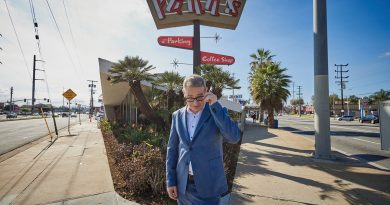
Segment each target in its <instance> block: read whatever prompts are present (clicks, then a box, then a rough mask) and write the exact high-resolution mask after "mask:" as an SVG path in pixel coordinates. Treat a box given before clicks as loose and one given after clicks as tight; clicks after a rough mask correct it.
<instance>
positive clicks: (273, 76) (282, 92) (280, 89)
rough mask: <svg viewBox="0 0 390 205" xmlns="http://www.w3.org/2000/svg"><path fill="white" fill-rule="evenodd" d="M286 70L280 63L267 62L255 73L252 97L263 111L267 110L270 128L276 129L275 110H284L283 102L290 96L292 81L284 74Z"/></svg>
mask: <svg viewBox="0 0 390 205" xmlns="http://www.w3.org/2000/svg"><path fill="white" fill-rule="evenodd" d="M286 70H287V69H286V68H280V63H275V62H266V63H264V64H263V66H262V67H261V68H260V69H256V70H255V71H254V75H253V80H252V83H251V95H252V98H253V99H254V100H255V102H257V103H260V108H261V109H262V110H267V112H268V126H269V127H274V110H276V111H280V110H282V109H283V102H286V100H287V98H288V96H290V91H289V90H288V89H287V87H288V84H289V83H290V82H291V81H290V79H289V78H290V76H288V75H285V74H284V72H285V71H286Z"/></svg>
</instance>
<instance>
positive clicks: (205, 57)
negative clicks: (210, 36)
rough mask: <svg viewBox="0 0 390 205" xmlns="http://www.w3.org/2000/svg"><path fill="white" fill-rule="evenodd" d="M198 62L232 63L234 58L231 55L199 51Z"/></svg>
mask: <svg viewBox="0 0 390 205" xmlns="http://www.w3.org/2000/svg"><path fill="white" fill-rule="evenodd" d="M200 62H201V64H214V65H232V64H233V63H234V62H235V59H234V57H232V56H226V55H220V54H215V53H208V52H200Z"/></svg>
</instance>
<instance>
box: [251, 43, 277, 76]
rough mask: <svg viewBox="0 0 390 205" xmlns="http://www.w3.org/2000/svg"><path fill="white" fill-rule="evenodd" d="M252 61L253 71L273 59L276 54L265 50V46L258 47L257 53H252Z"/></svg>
mask: <svg viewBox="0 0 390 205" xmlns="http://www.w3.org/2000/svg"><path fill="white" fill-rule="evenodd" d="M250 57H251V58H252V62H251V63H250V65H251V69H252V71H253V70H255V69H256V68H258V67H261V65H263V63H266V62H270V61H272V58H273V57H275V55H271V51H270V50H265V49H264V48H260V49H257V52H256V53H252V54H251V55H250Z"/></svg>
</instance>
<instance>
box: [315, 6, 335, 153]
mask: <svg viewBox="0 0 390 205" xmlns="http://www.w3.org/2000/svg"><path fill="white" fill-rule="evenodd" d="M326 18H327V15H326V0H313V33H314V96H315V98H314V108H315V115H314V128H315V152H314V157H315V158H319V159H331V149H330V148H331V145H330V119H329V76H328V37H327V20H326Z"/></svg>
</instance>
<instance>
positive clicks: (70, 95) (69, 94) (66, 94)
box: [62, 89, 77, 101]
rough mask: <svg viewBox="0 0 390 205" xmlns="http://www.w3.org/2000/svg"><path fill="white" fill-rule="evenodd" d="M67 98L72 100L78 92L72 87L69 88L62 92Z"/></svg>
mask: <svg viewBox="0 0 390 205" xmlns="http://www.w3.org/2000/svg"><path fill="white" fill-rule="evenodd" d="M62 95H63V96H64V97H65V98H66V99H68V100H69V101H71V100H72V99H73V98H74V97H76V96H77V94H76V93H74V92H73V90H71V89H68V90H67V91H66V92H64V93H63V94H62Z"/></svg>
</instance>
